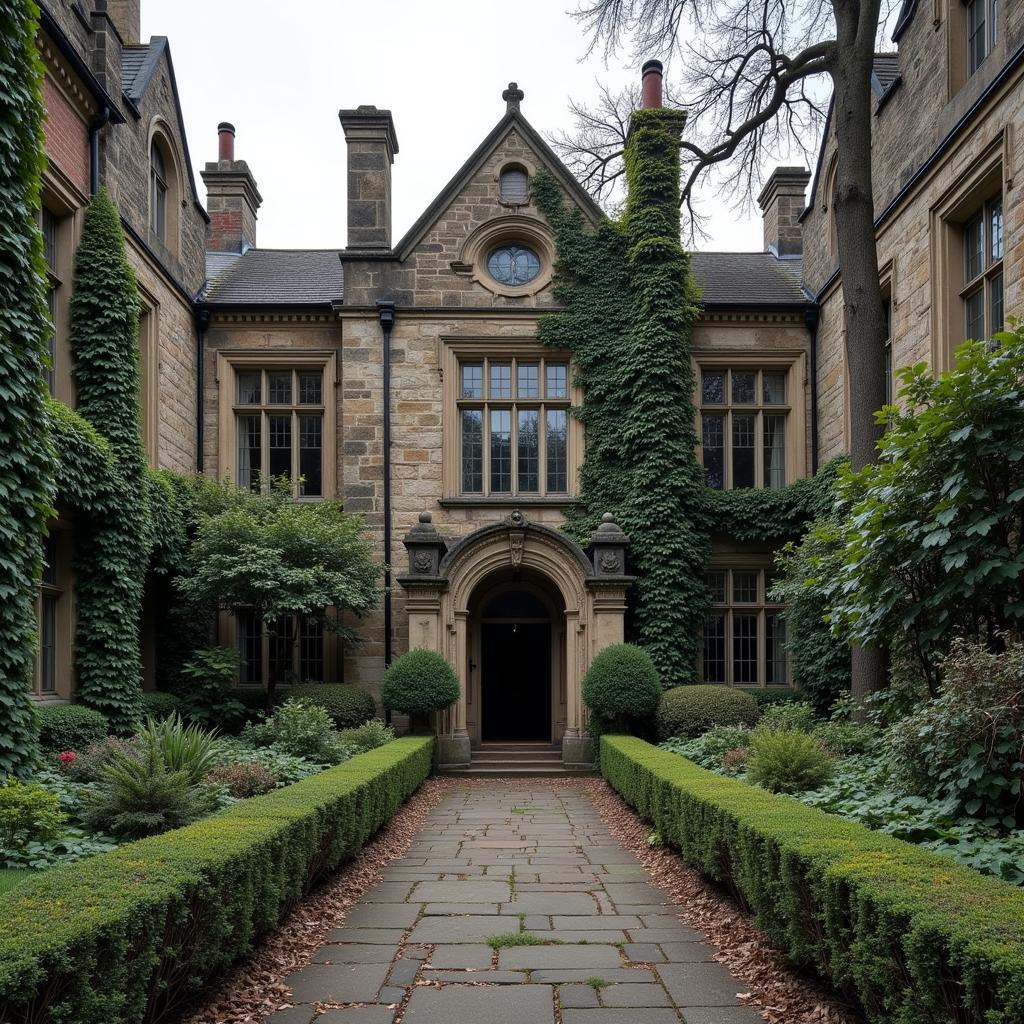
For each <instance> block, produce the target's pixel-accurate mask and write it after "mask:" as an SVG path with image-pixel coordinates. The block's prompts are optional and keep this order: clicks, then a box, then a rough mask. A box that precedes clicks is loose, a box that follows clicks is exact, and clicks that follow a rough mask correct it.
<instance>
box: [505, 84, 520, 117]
mask: <svg viewBox="0 0 1024 1024" xmlns="http://www.w3.org/2000/svg"><path fill="white" fill-rule="evenodd" d="M525 95H526V94H525V93H524V92H523V90H522V89H520V88H519V86H518V85H517V84H516V83H515V82H509V83H508V88H507V89H506V90H505V91H504V92H503V93H502V94H501V98H502V99H503V100H504V101H505V113H506V114H507V113H508V112H509V111H512V110H518V109H519V104H520V103H521V102H522V99H523V97H524V96H525Z"/></svg>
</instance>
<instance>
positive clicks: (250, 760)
mask: <svg viewBox="0 0 1024 1024" xmlns="http://www.w3.org/2000/svg"><path fill="white" fill-rule="evenodd" d="M241 763H244V764H257V765H259V766H260V767H262V768H265V769H266V770H267V771H268V772H270V773H271V774H273V775H276V776H277V778H278V780H279V781H280V782H281V784H282V785H291V783H293V782H301V781H302V779H306V778H309V776H310V775H315V774H316V773H317V772H320V771H323V769H324V765H322V764H315V763H314V762H313V761H307V760H306V759H305V758H304V757H295V756H294V755H293V754H286V753H285V752H284V751H283V750H278V749H277V748H276V747H256V748H253V747H250V746H248V745H247V744H245V743H244V742H243V741H242V740H240V739H237V738H235V737H230V738H226V737H221V738H220V739H219V740H218V741H217V764H218V765H224V764H241Z"/></svg>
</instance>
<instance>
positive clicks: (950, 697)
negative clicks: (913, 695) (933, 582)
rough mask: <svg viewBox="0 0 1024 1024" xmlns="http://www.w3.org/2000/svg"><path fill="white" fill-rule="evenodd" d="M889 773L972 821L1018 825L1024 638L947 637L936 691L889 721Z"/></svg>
mask: <svg viewBox="0 0 1024 1024" xmlns="http://www.w3.org/2000/svg"><path fill="white" fill-rule="evenodd" d="M886 747H887V749H888V753H889V756H890V757H891V759H892V763H893V766H894V769H895V774H896V778H897V779H898V781H899V782H901V783H902V784H903V785H904V786H906V788H907V789H908V790H909V791H910V792H912V793H917V794H919V795H921V796H925V797H931V798H933V799H952V800H954V801H955V802H956V805H957V806H958V807H960V808H962V810H963V811H964V812H965V813H967V814H969V815H971V816H973V817H978V818H982V819H985V818H991V819H993V820H994V821H999V822H1002V823H1003V824H1004V825H1005V826H1007V827H1009V828H1014V827H1017V828H1019V827H1021V826H1022V825H1024V791H1022V780H1024V643H1022V642H1020V641H1014V642H1010V643H1008V644H1007V647H1006V650H1005V652H1003V653H1002V654H995V653H993V652H991V651H990V650H988V648H987V646H986V645H984V644H979V643H968V642H967V641H963V640H957V641H954V643H953V646H952V649H951V651H950V654H949V656H948V657H947V658H946V659H945V662H944V663H943V682H942V686H941V691H940V693H939V696H938V697H937V698H936V699H934V700H931V701H928V702H927V703H926V704H924V706H922V707H920V708H919V709H918V710H917V711H916V712H914V713H913V714H911V715H909V716H908V717H907V718H905V719H904V720H903V721H901V722H897V723H896V724H895V725H893V726H891V727H890V728H889V730H888V731H887V733H886Z"/></svg>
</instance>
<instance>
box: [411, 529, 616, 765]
mask: <svg viewBox="0 0 1024 1024" xmlns="http://www.w3.org/2000/svg"><path fill="white" fill-rule="evenodd" d="M404 543H405V546H406V549H407V550H408V552H409V572H408V574H407V575H405V576H400V577H399V579H398V582H399V583H400V584H401V585H402V587H403V588H404V589H405V591H406V595H407V600H406V611H407V613H408V616H409V646H410V648H413V647H423V648H427V649H430V650H436V651H440V652H441V653H443V654H444V656H445V658H447V660H448V662H449V664H451V666H452V667H453V668H454V669H455V672H456V675H457V676H458V678H459V690H460V693H459V700H458V702H457V703H456V704H455V706H454V708H453V710H452V713H451V715H450V716H449V723H448V727H447V728H446V730H445V733H446V734H445V735H443V736H441V737H440V746H441V761H442V763H447V764H451V765H458V764H468V763H469V762H470V760H471V756H472V754H471V748H472V746H473V745H474V744H478V743H479V742H480V741H481V738H482V737H483V736H484V734H485V732H486V730H485V728H484V724H485V723H484V717H483V714H482V709H483V707H484V706H485V705H486V696H487V693H491V692H492V691H491V688H490V687H488V691H487V693H485V692H484V690H483V689H482V676H483V672H482V670H483V659H484V658H485V657H487V658H488V659H489V660H491V661H493V658H494V657H495V656H496V649H497V652H498V653H500V650H501V646H502V637H501V632H500V631H493V632H492V633H491V635H490V636H489V637H488V639H489V640H490V642H491V644H492V645H497V646H496V649H495V647H494V646H492V647H488V646H487V645H486V644H485V642H484V633H485V630H484V627H485V626H486V625H487V624H488V622H487V619H488V618H493V619H495V620H496V621H495V623H494V624H495V625H500V624H501V620H502V619H507V620H509V621H508V622H506V623H505V624H506V625H509V626H511V625H515V624H516V619H517V615H518V614H519V612H524V611H526V610H528V605H527V602H528V599H531V598H532V600H533V601H534V602H535V603H534V604H533V605H532V607H533V610H534V611H538V608H541V607H543V609H544V611H545V612H546V615H541V614H540V613H539V612H538V614H536V615H533V616H526V615H524V616H522V617H523V619H524V625H525V624H526V622H525V620H526V619H536V620H540V621H535V622H531V623H529V624H530V625H537V626H541V625H543V624H544V621H545V620H546V621H547V623H548V633H547V635H548V636H549V638H550V641H549V642H550V647H549V649H548V657H549V660H550V665H551V678H550V682H549V684H548V686H549V691H548V692H549V693H550V705H549V706H550V717H549V718H548V719H547V721H548V723H549V728H550V736H551V739H552V740H553V741H554V742H561V745H562V754H563V759H564V760H565V762H566V763H567V764H582V763H586V762H588V761H589V760H590V759H591V754H590V750H589V740H588V739H587V738H586V730H585V716H586V709H585V708H584V706H583V701H582V697H581V692H580V687H581V683H582V680H583V676H584V674H585V673H586V670H587V668H588V666H589V665H590V661H591V659H592V658H593V657H594V655H595V654H597V652H598V651H600V650H601V649H603V648H604V647H607V646H608V645H609V644H613V643H620V642H621V641H622V638H623V617H624V614H625V608H626V603H625V598H626V590H627V588H628V587H629V586H630V584H631V583H632V577H630V576H627V575H625V573H624V568H625V553H626V546H627V545H628V543H629V540H628V538H627V537H626V536H625V534H624V533H623V532H622V531H621V530H620V529H619V528H618V526H617V525H615V522H614V520H613V519H612V518H611V517H610V516H606V517H605V520H604V521H603V522H602V525H601V526H600V527H599V528H598V529H597V530H596V531H595V533H594V534H593V536H592V538H591V544H590V548H589V549H588V552H584V550H583V549H582V548H581V547H580V546H579V545H578V544H576V543H575V541H573V540H572V539H571V538H570V537H568V536H567V535H566V534H564V533H562V532H561V531H559V530H555V529H552V528H551V527H549V526H544V525H540V524H536V523H530V522H529V521H528V520H527V519H526V517H525V516H524V515H523V514H522V513H521V512H518V511H516V512H513V513H512V514H511V515H510V516H508V518H506V519H505V520H503V521H502V522H500V523H493V524H491V525H489V526H484V527H481V528H480V529H478V530H475V531H474V532H473V533H471V534H469V535H468V536H466V537H463V538H461V539H460V540H458V541H449V540H448V539H446V538H444V537H443V536H441V534H439V533H438V531H437V529H436V528H435V527H434V525H433V522H432V517H431V514H430V513H429V512H424V513H422V514H421V515H420V521H419V523H418V524H417V525H416V526H415V527H413V529H412V530H410V531H409V533H408V534H407V535H406V537H405V540H404ZM503 595H514V596H513V597H505V598H504V600H505V601H506V602H518V604H517V605H514V606H513V605H511V604H509V603H506V604H505V606H504V609H503V607H502V604H501V601H502V599H503ZM492 602H494V603H492ZM515 607H518V611H515V613H514V614H507V615H505V614H494V615H493V616H489V615H488V614H487V612H488V610H489V609H492V610H495V609H496V611H497V612H498V613H501V612H502V611H503V610H504V612H509V611H510V609H511V610H513V611H514V609H515ZM517 632H518V630H517ZM533 632H534V636H535V637H538V636H540V631H533ZM504 639H505V640H506V641H507V640H508V638H507V637H505V638H504ZM506 647H508V645H507V643H506ZM510 649H511V650H513V651H515V648H514V646H512V647H511V648H510ZM540 664H541V659H540V657H539V656H537V657H536V658H535V659H534V660H533V661H532V662H531V661H529V660H526V659H522V658H518V657H517V659H516V661H515V662H514V663H513V665H512V669H513V673H508V672H504V673H502V672H500V671H498V669H496V668H495V669H493V670H492V669H490V668H489V669H488V671H489V672H491V671H494V672H496V673H497V675H495V676H492V677H491V678H492V679H496V680H497V681H498V685H497V686H496V688H495V689H494V691H493V693H494V695H493V696H492V700H497V701H499V702H500V700H501V697H500V694H501V692H502V687H501V682H500V681H501V679H502V678H504V679H505V680H506V682H505V685H506V687H508V686H510V685H514V671H531V669H530V665H532V666H533V669H532V671H534V672H537V671H539V666H540ZM510 680H512V682H510ZM535 683H536V684H537V685H536V686H535V687H534V691H533V706H534V708H536V703H537V699H538V696H537V695H538V692H541V691H542V686H543V680H542V679H541V680H535ZM541 699H543V698H541ZM539 718H540V723H539V724H538V722H536V721H535V722H534V728H535V730H536V731H540V730H541V729H542V728H543V715H540V716H539Z"/></svg>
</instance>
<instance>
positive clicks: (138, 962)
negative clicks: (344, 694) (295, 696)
mask: <svg viewBox="0 0 1024 1024" xmlns="http://www.w3.org/2000/svg"><path fill="white" fill-rule="evenodd" d="M432 746H433V744H432V741H431V740H430V739H427V738H407V739H400V740H396V741H395V742H394V743H389V744H387V746H384V747H381V748H380V749H378V750H373V751H371V752H370V753H368V754H361V755H360V756H359V757H356V758H352V759H351V760H350V761H348V762H346V763H345V764H343V765H340V766H338V767H337V768H332V769H330V770H328V771H326V772H323V773H322V774H320V775H317V776H315V777H314V778H310V779H306V780H305V781H303V782H300V783H297V784H296V785H294V786H287V787H285V788H283V789H278V790H275V791H274V792H273V793H268V794H267V795H266V796H258V797H254V798H253V799H252V800H245V801H242V802H240V803H237V804H235V805H234V806H232V807H230V808H228V809H227V810H225V811H223V812H221V813H220V814H218V815H215V816H213V817H211V818H207V819H206V820H204V821H201V822H197V823H196V824H194V825H190V826H188V827H187V828H185V829H183V830H180V831H176V832H170V833H166V834H164V835H161V836H157V837H155V838H151V839H144V840H142V841H141V842H137V843H132V844H130V845H128V846H123V847H121V848H120V849H119V850H116V851H114V852H113V853H109V854H104V855H102V856H98V857H92V858H89V859H88V860H85V861H82V862H80V863H78V864H72V865H68V866H66V867H60V868H56V869H54V870H52V871H45V872H41V873H40V874H39V877H38V878H36V879H33V880H30V881H27V882H24V883H23V884H21V885H19V886H18V887H17V888H16V889H15V890H14V891H13V892H10V893H8V894H6V895H5V896H4V897H3V899H2V900H0V1007H3V1015H4V1017H5V1018H6V1019H8V1020H11V1021H30V1020H31V1021H42V1020H48V1019H49V1020H57V1019H63V1020H65V1021H74V1022H75V1024H142V1022H143V1021H150V1022H158V1021H161V1020H164V1019H167V1018H168V1017H171V1016H176V1015H177V1013H178V1012H179V1010H180V1008H181V1006H183V1005H186V1004H187V1003H188V1002H189V1000H191V999H192V998H194V997H195V995H196V993H197V992H198V990H199V989H200V987H201V986H202V985H204V984H205V983H206V982H208V981H209V980H211V979H213V978H215V977H217V976H218V975H220V974H222V973H223V972H224V971H225V970H227V968H228V967H230V966H231V965H232V964H233V963H234V962H235V961H236V960H237V959H238V958H239V957H240V956H242V955H243V954H245V953H247V952H249V951H250V950H251V949H252V947H253V945H254V944H255V941H256V940H257V939H258V937H259V936H260V935H262V934H264V933H266V932H267V931H269V930H271V929H273V928H275V927H276V926H277V925H278V923H279V922H280V921H281V919H282V917H283V916H284V915H285V914H286V913H287V912H288V911H289V909H290V908H291V907H293V906H294V904H295V902H296V901H297V900H299V899H300V898H301V897H302V896H303V895H304V894H305V893H306V892H308V891H309V889H310V888H311V887H312V886H313V885H314V884H315V883H316V882H318V881H319V880H320V879H322V878H324V877H326V876H328V875H329V874H330V873H331V872H333V871H334V870H335V869H336V868H337V867H338V865H339V864H341V863H342V862H343V861H345V860H347V859H349V858H351V857H352V856H353V855H354V854H355V853H357V852H358V851H359V850H360V849H361V848H362V846H363V845H364V844H365V843H366V841H367V839H369V837H370V836H372V835H373V834H374V833H375V832H376V831H377V830H378V829H379V828H380V827H381V825H383V824H384V823H385V822H386V821H388V819H389V818H391V817H392V816H393V815H394V814H395V813H396V812H397V811H398V809H399V807H400V806H401V805H402V802H403V801H404V800H405V799H407V798H408V797H409V796H410V795H411V794H412V793H413V792H414V791H415V790H416V788H417V787H418V786H419V785H420V783H421V782H422V781H423V780H424V779H425V778H426V777H427V776H428V775H429V774H430V767H431V759H432Z"/></svg>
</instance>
